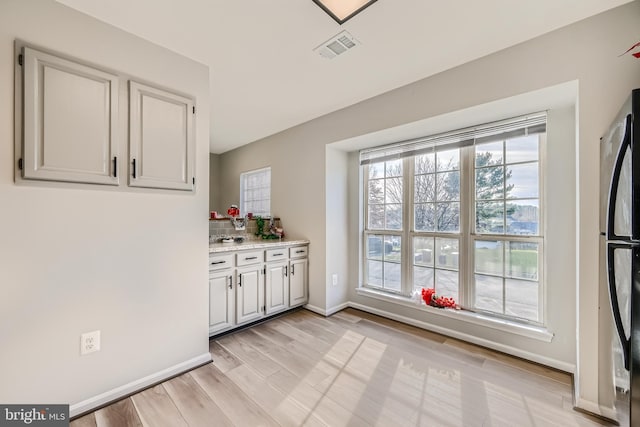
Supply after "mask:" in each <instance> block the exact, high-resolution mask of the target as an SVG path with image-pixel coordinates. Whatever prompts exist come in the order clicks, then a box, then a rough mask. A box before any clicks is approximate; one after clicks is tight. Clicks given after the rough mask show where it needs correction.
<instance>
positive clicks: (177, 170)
mask: <svg viewBox="0 0 640 427" xmlns="http://www.w3.org/2000/svg"><path fill="white" fill-rule="evenodd" d="M194 114H195V111H194V102H193V100H192V99H190V98H187V97H185V96H182V95H178V94H175V93H171V92H168V91H166V90H162V89H158V88H155V87H151V86H147V85H145V84H142V83H138V82H134V81H130V82H129V132H130V134H129V157H130V158H129V161H130V165H129V168H130V169H129V170H130V173H129V185H131V186H134V187H148V188H168V189H174V190H193V189H194V185H195V180H194V159H195V144H194V141H195V140H194V132H193V116H194Z"/></svg>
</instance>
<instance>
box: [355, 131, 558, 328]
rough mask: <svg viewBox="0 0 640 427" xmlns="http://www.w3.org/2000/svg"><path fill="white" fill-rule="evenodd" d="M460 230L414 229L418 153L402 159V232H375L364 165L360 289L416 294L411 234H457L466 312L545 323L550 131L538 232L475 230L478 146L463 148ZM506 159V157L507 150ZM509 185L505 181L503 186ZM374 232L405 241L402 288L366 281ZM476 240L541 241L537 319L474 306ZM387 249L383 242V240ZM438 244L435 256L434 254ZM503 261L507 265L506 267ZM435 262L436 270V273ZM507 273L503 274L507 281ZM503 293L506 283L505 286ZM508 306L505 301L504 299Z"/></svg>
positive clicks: (541, 153) (542, 147)
mask: <svg viewBox="0 0 640 427" xmlns="http://www.w3.org/2000/svg"><path fill="white" fill-rule="evenodd" d="M459 150H460V169H459V170H460V229H459V232H458V233H450V232H439V231H434V232H422V231H416V230H415V224H414V214H413V210H414V206H413V192H414V165H415V162H414V157H413V156H409V157H404V158H403V159H402V161H403V175H402V177H403V191H404V194H403V215H402V219H403V222H402V229H401V230H386V229H383V230H376V229H371V230H370V229H369V228H368V225H369V218H368V197H367V195H368V183H369V165H368V164H364V165H363V166H362V172H363V180H362V182H363V186H362V187H361V191H362V196H361V200H362V201H363V203H362V206H363V210H364V212H363V220H364V221H363V232H362V248H363V252H362V259H361V269H362V272H363V274H362V276H361V277H362V278H363V281H362V283H361V289H363V290H364V291H365V292H364V294H367V293H370V292H373V293H379V294H381V295H385V294H386V295H389V297H391V298H390V299H391V300H392V299H397V298H398V297H400V298H408V297H410V296H411V294H412V292H413V268H414V260H413V252H414V251H413V238H414V237H420V236H426V237H436V238H437V237H444V238H457V239H458V241H459V260H458V280H459V282H458V283H459V287H458V289H459V297H458V300H457V302H458V304H459V305H460V306H461V307H463V308H464V309H465V311H466V312H477V313H478V314H479V315H483V316H484V315H486V316H488V317H494V318H497V319H504V320H506V321H508V322H515V323H520V324H525V325H532V326H534V327H541V326H542V327H544V325H545V324H546V318H547V316H546V304H545V298H546V280H545V274H544V264H545V263H544V236H545V230H546V228H545V211H546V203H545V196H544V184H545V183H544V176H545V167H544V164H545V159H544V158H545V152H546V133H542V134H540V136H539V139H538V189H539V193H538V201H539V208H538V209H539V211H538V212H539V214H538V215H539V218H538V235H513V234H506V231H507V230H505V234H487V233H476V230H475V206H476V200H475V169H476V168H475V149H474V145H470V146H465V147H460V148H459ZM503 159H504V161H506V158H505V157H504V153H503ZM505 185H506V184H505ZM370 235H383V236H384V235H399V236H401V239H402V249H401V254H402V268H401V290H400V291H399V292H396V291H393V290H388V289H385V288H383V287H380V286H375V285H373V286H372V285H369V284H368V283H367V278H368V271H367V265H368V263H367V260H368V249H367V248H368V247H367V244H368V236H370ZM478 240H492V241H502V242H510V241H516V242H531V243H537V244H538V278H537V279H538V285H539V286H538V292H539V294H538V321H533V320H528V319H523V318H518V317H515V316H509V315H503V314H499V313H495V312H491V311H486V310H479V309H476V308H474V305H475V301H474V295H475V289H474V286H475V280H474V275H475V264H474V262H475V260H474V252H475V251H474V249H475V242H476V241H478ZM382 248H383V252H384V242H383V247H382ZM435 252H436V250H435V247H434V254H433V255H434V256H435ZM504 262H505V261H504V259H503V265H504ZM435 269H436V268H435V264H434V274H435ZM504 277H506V275H503V276H502V280H503V283H504V280H505V278H504ZM503 293H504V285H503ZM503 304H504V302H503Z"/></svg>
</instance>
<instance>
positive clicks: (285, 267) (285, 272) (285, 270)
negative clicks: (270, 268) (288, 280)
mask: <svg viewBox="0 0 640 427" xmlns="http://www.w3.org/2000/svg"><path fill="white" fill-rule="evenodd" d="M284 277H287V266H286V265H285V266H284Z"/></svg>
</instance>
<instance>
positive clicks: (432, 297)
mask: <svg viewBox="0 0 640 427" xmlns="http://www.w3.org/2000/svg"><path fill="white" fill-rule="evenodd" d="M422 299H423V300H424V302H425V304H427V305H430V306H432V307H438V308H445V307H449V308H456V307H457V304H456V301H455V300H454V299H453V298H448V297H439V296H438V295H436V290H435V289H434V288H426V289H425V288H422Z"/></svg>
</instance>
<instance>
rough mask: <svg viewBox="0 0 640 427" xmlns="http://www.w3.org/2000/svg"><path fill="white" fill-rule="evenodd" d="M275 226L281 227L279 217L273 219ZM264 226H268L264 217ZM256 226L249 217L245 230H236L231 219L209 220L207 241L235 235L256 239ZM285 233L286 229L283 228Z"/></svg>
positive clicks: (267, 221)
mask: <svg viewBox="0 0 640 427" xmlns="http://www.w3.org/2000/svg"><path fill="white" fill-rule="evenodd" d="M274 222H275V225H276V227H282V225H281V221H280V218H275V219H274ZM264 224H265V226H264V228H265V229H267V228H268V227H269V220H268V219H265V221H264ZM256 231H258V227H257V226H256V220H255V219H250V220H248V221H247V225H246V229H245V230H236V229H235V228H234V227H233V224H232V223H231V219H229V218H227V219H216V220H210V221H209V242H212V243H213V242H216V241H218V240H219V239H221V238H222V237H237V236H242V237H244V238H245V239H246V240H252V239H256V240H257V239H258V237H257V236H256ZM285 233H286V230H285Z"/></svg>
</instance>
